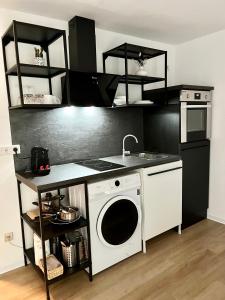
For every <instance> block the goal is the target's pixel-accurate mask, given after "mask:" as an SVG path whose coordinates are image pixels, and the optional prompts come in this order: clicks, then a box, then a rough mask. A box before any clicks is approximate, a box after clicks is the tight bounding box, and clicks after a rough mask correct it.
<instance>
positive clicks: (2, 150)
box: [0, 145, 20, 155]
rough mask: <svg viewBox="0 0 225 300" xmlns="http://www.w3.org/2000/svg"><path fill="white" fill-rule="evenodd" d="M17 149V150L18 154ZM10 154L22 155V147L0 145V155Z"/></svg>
mask: <svg viewBox="0 0 225 300" xmlns="http://www.w3.org/2000/svg"><path fill="white" fill-rule="evenodd" d="M15 149H17V151H16V152H15V151H14V150H15ZM9 154H20V145H8V146H7V145H0V155H9Z"/></svg>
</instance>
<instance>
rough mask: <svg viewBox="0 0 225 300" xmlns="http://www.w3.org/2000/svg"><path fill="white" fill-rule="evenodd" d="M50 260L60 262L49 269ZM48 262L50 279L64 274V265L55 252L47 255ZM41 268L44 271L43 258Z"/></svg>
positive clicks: (40, 262) (40, 263)
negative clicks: (55, 266)
mask: <svg viewBox="0 0 225 300" xmlns="http://www.w3.org/2000/svg"><path fill="white" fill-rule="evenodd" d="M49 260H55V261H56V262H57V263H58V266H57V268H54V269H52V270H49V265H48V263H49ZM46 263H47V274H48V280H51V279H53V278H55V277H58V276H60V275H62V274H63V265H62V264H61V263H60V262H59V261H58V259H57V258H56V257H55V256H54V255H53V254H50V255H49V256H47V257H46ZM39 268H40V269H41V270H42V272H43V273H44V265H43V259H40V261H39Z"/></svg>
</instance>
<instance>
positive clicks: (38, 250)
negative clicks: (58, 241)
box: [33, 233, 50, 265]
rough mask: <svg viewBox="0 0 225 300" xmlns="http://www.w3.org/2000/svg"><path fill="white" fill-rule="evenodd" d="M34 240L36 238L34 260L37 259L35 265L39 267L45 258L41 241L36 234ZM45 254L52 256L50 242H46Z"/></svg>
mask: <svg viewBox="0 0 225 300" xmlns="http://www.w3.org/2000/svg"><path fill="white" fill-rule="evenodd" d="M33 238H34V258H35V264H36V265H39V263H40V260H41V259H42V258H43V255H42V245H41V239H40V238H39V237H38V236H37V235H36V234H35V233H34V237H33ZM45 253H46V256H47V255H49V254H50V244H49V240H47V241H45Z"/></svg>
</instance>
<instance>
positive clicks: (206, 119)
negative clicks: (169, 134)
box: [180, 90, 212, 143]
mask: <svg viewBox="0 0 225 300" xmlns="http://www.w3.org/2000/svg"><path fill="white" fill-rule="evenodd" d="M211 99H212V92H211V91H193V90H182V91H181V95H180V101H181V105H180V110H181V111H180V130H181V134H180V138H181V143H187V142H194V141H200V140H204V139H210V134H211V113H212V112H211V110H212V105H211Z"/></svg>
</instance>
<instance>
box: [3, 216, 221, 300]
mask: <svg viewBox="0 0 225 300" xmlns="http://www.w3.org/2000/svg"><path fill="white" fill-rule="evenodd" d="M50 289H51V297H52V298H51V299H54V300H73V299H74V300H75V299H76V300H78V299H80V300H81V299H82V300H89V299H91V300H117V299H121V300H141V299H149V300H174V299H176V300H177V299H178V300H191V299H194V300H224V299H225V225H222V224H219V223H216V222H213V221H209V220H205V221H202V222H200V223H198V224H196V225H194V226H192V227H189V228H188V229H186V230H184V231H183V233H182V235H181V236H178V235H177V234H176V232H174V231H169V232H167V233H166V234H163V235H161V236H160V237H157V238H155V239H153V240H151V241H150V242H149V243H148V247H147V254H143V253H139V254H136V255H135V256H133V257H131V258H129V259H127V260H125V261H123V262H121V263H119V264H117V265H116V266H114V267H111V268H110V269H108V270H105V271H104V272H102V273H100V274H98V275H96V276H95V277H94V281H93V282H92V283H89V281H88V278H87V276H86V274H85V273H84V272H82V273H79V274H75V275H73V276H71V277H69V278H67V279H65V280H64V281H61V282H58V283H56V284H54V285H52V286H51V287H50ZM0 299H2V300H9V299H10V300H14V299H16V300H22V299H29V300H42V299H43V300H44V299H45V292H44V286H43V282H42V281H41V279H40V278H39V277H38V275H37V274H36V273H35V271H34V270H33V269H32V267H30V266H28V267H26V268H25V267H22V268H19V269H17V270H14V271H11V272H9V273H7V274H4V275H3V276H1V277H0Z"/></svg>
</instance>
